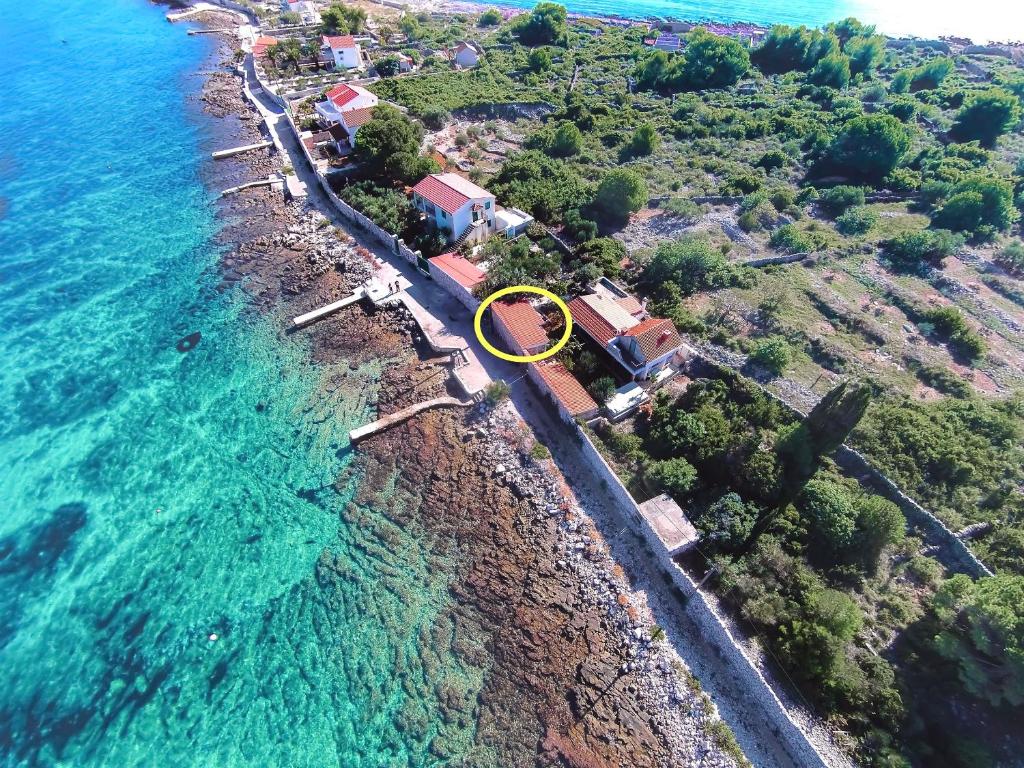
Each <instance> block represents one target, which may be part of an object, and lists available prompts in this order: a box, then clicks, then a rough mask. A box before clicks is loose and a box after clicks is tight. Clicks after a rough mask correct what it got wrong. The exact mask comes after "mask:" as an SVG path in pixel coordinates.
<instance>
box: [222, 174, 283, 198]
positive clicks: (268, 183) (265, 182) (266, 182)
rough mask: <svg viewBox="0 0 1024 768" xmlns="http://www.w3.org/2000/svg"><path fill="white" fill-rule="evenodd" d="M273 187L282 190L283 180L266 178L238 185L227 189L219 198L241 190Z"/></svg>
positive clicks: (274, 177)
mask: <svg viewBox="0 0 1024 768" xmlns="http://www.w3.org/2000/svg"><path fill="white" fill-rule="evenodd" d="M274 185H280V186H279V189H284V180H283V179H282V178H281V177H280V176H277V175H275V176H268V177H267V178H265V179H260V180H258V181H250V182H248V183H246V184H239V185H238V186H237V187H228V188H227V189H225V190H224V191H223V192H221V193H220V196H221V197H224V196H225V195H233V194H234V193H235V192H241V191H242V190H243V189H252V188H253V187H273V186H274Z"/></svg>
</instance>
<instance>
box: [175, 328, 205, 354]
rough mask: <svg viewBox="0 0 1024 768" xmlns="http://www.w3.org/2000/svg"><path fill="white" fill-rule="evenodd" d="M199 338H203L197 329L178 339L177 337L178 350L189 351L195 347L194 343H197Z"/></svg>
mask: <svg viewBox="0 0 1024 768" xmlns="http://www.w3.org/2000/svg"><path fill="white" fill-rule="evenodd" d="M201 338H203V334H201V333H200V332H199V331H196V332H195V333H190V334H189V335H188V336H182V337H181V338H180V339H178V344H177V348H178V351H179V352H190V351H191V350H193V349H195V348H196V345H197V344H199V340H200V339H201Z"/></svg>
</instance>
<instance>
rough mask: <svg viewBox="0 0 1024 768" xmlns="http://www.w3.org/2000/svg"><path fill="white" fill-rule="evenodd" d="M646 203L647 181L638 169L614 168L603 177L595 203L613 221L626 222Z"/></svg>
mask: <svg viewBox="0 0 1024 768" xmlns="http://www.w3.org/2000/svg"><path fill="white" fill-rule="evenodd" d="M646 204H647V183H646V182H645V181H644V179H643V177H642V176H641V175H640V174H638V173H637V172H636V171H631V170H629V169H628V168H614V169H612V170H610V171H608V172H607V173H605V175H604V176H603V177H601V183H600V184H598V186H597V194H596V196H595V197H594V205H595V206H596V207H597V208H598V210H600V211H601V212H602V213H604V215H605V216H607V217H608V218H609V219H610V220H612V221H613V222H616V223H623V222H625V221H626V220H628V219H629V215H630V214H631V213H635V212H636V211H639V210H640V209H641V208H642V207H643V206H645V205H646Z"/></svg>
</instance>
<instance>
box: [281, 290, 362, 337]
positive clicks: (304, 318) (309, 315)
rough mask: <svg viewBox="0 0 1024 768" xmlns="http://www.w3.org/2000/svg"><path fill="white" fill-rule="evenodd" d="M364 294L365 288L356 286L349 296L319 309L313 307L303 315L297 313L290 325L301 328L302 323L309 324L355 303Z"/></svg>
mask: <svg viewBox="0 0 1024 768" xmlns="http://www.w3.org/2000/svg"><path fill="white" fill-rule="evenodd" d="M364 296H366V289H365V288H357V289H356V291H355V293H353V294H352V295H351V296H346V297H345V298H344V299H339V300H338V301H335V302H332V303H330V304H328V305H327V306H325V307H320V309H314V310H312V311H311V312H306V313H305V314H304V315H299V316H298V317H296V318H294V319H293V320H292V327H293V328H301V327H302V326H304V325H309V324H310V323H312V322H314V321H315V320H319V319H320V318H322V317H327V315H330V314H333V313H335V312H337V311H338V310H339V309H344V308H345V307H347V306H350V305H352V304H355V303H356V302H357V301H359V300H360V299H362V298H363V297H364Z"/></svg>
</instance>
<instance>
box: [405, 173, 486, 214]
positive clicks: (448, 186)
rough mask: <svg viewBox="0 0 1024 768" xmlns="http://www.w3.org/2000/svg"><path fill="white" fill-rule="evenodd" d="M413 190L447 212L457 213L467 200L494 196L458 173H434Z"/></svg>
mask: <svg viewBox="0 0 1024 768" xmlns="http://www.w3.org/2000/svg"><path fill="white" fill-rule="evenodd" d="M412 191H413V192H415V193H416V194H417V195H419V196H420V197H422V198H423V199H425V200H429V201H430V202H432V203H433V204H434V205H436V206H437V207H438V208H440V209H441V210H442V211H444V212H445V213H455V212H456V211H457V210H459V208H461V207H462V206H463V205H465V203H466V201H467V200H471V199H472V198H475V197H494V195H492V194H491V193H490V192H488V191H487V190H486V189H484V188H483V187H478V186H477V185H476V184H474V183H473V182H471V181H469V180H468V179H464V178H462V177H461V176H459V175H458V174H457V173H432V174H430V175H429V176H427V177H426V178H425V179H423V180H422V181H420V182H419V183H418V184H417V185H416V186H415V187H413V188H412Z"/></svg>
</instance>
